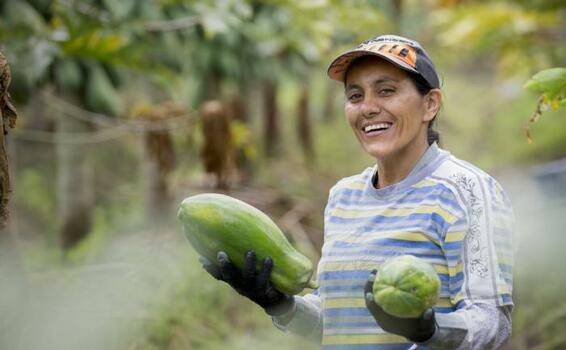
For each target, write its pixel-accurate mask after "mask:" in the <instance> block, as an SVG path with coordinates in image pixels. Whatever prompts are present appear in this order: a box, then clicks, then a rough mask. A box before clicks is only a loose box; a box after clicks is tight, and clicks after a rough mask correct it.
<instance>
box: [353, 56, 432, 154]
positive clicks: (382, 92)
mask: <svg viewBox="0 0 566 350" xmlns="http://www.w3.org/2000/svg"><path fill="white" fill-rule="evenodd" d="M345 83H346V84H345V85H346V87H345V94H346V104H345V112H346V117H347V119H348V122H349V124H350V126H351V127H352V130H353V131H354V134H355V135H356V137H357V138H358V140H359V142H360V144H361V145H362V147H363V148H364V149H365V151H366V152H367V153H368V154H370V155H371V156H373V157H374V158H377V159H378V160H379V159H382V160H384V159H395V157H403V156H406V155H408V154H407V153H411V152H421V154H422V152H424V150H425V149H426V148H427V147H428V143H427V127H428V123H429V121H430V120H432V119H433V118H434V116H435V115H436V112H437V111H438V108H439V107H440V98H441V97H440V91H439V90H438V89H433V90H431V92H429V93H428V94H427V95H425V96H422V95H420V94H419V92H418V91H417V89H416V87H415V85H414V83H413V82H412V81H411V79H410V78H409V76H408V75H407V73H406V72H405V71H403V70H401V69H400V68H397V67H396V66H395V65H393V64H391V63H389V62H387V61H385V60H382V59H380V58H378V57H371V56H370V57H367V58H363V59H361V60H360V61H359V62H356V63H355V64H354V65H353V66H352V67H351V68H350V69H349V70H348V74H347V76H346V82H345ZM411 154H412V153H411Z"/></svg>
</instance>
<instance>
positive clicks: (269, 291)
mask: <svg viewBox="0 0 566 350" xmlns="http://www.w3.org/2000/svg"><path fill="white" fill-rule="evenodd" d="M199 260H200V262H201V264H202V266H203V268H204V269H205V270H206V271H208V273H209V274H210V275H212V277H214V278H216V279H218V280H221V281H224V282H226V283H228V284H229V285H230V286H231V287H232V288H234V289H235V290H236V291H237V292H238V293H239V294H241V295H243V296H245V297H246V298H248V299H250V300H251V301H253V302H254V303H256V304H258V305H259V306H261V307H262V308H263V309H264V310H265V312H266V313H267V314H269V315H271V316H280V315H283V314H286V313H287V312H289V311H291V309H293V308H294V307H295V300H294V298H293V296H292V295H288V294H285V293H282V292H280V291H278V290H277V289H275V287H274V286H273V284H272V283H271V282H270V277H271V270H272V269H273V260H272V259H271V258H270V257H266V258H265V259H263V263H262V267H261V270H260V271H259V272H258V271H256V261H257V258H256V254H255V252H254V251H253V250H250V251H248V252H247V253H246V255H245V257H244V265H243V268H242V271H241V272H240V270H238V268H237V267H236V266H235V265H234V264H232V263H231V262H230V259H229V258H228V255H227V254H226V253H225V252H223V251H220V252H218V254H217V264H214V263H212V262H211V261H210V260H208V259H206V258H205V257H200V259H199Z"/></svg>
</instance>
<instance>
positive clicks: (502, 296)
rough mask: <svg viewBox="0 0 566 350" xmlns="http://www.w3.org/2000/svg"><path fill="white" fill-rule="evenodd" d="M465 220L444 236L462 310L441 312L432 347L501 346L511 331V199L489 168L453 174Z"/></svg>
mask: <svg viewBox="0 0 566 350" xmlns="http://www.w3.org/2000/svg"><path fill="white" fill-rule="evenodd" d="M450 180H451V181H450V182H451V185H452V186H453V187H452V188H453V193H454V194H455V197H456V198H457V201H458V202H459V203H460V208H461V211H460V215H458V216H459V219H458V220H456V221H455V222H453V223H452V224H451V225H450V226H449V227H448V228H447V231H446V232H445V234H444V235H443V239H442V245H443V248H444V251H445V254H446V257H447V262H448V277H449V279H448V281H449V292H450V299H451V301H452V303H453V305H456V308H457V310H455V311H453V312H450V313H437V314H436V318H437V326H438V328H437V332H436V333H435V335H434V336H433V338H432V339H430V340H429V341H428V342H426V343H425V344H423V345H426V346H427V347H429V348H430V349H462V350H463V349H466V350H468V349H470V350H472V349H478V350H479V349H497V348H500V347H501V346H502V345H503V344H504V343H505V342H506V341H507V340H508V339H509V337H510V335H511V311H512V309H513V302H512V298H511V295H512V278H513V274H512V271H513V231H514V216H513V211H512V208H511V204H510V202H509V200H508V198H507V196H506V195H505V193H504V192H503V190H502V189H501V187H500V186H499V184H498V183H497V182H496V181H495V180H494V179H493V178H491V177H488V176H485V174H484V173H478V172H473V171H470V172H468V173H465V172H458V173H455V174H453V175H452V176H451V177H450Z"/></svg>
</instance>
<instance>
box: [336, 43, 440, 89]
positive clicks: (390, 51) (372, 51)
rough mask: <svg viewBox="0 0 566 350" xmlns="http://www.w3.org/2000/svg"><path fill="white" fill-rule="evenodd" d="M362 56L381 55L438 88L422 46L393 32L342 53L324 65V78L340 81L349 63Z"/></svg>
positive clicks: (434, 72) (428, 58) (430, 62)
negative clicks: (325, 74)
mask: <svg viewBox="0 0 566 350" xmlns="http://www.w3.org/2000/svg"><path fill="white" fill-rule="evenodd" d="M362 56H378V57H381V58H383V59H385V60H387V61H389V62H391V63H393V64H394V65H396V66H398V67H399V68H401V69H404V70H406V71H409V72H413V73H416V74H418V75H420V76H421V77H422V78H423V79H424V80H425V81H426V82H427V83H428V84H429V85H430V86H431V87H432V88H439V87H440V79H439V78H438V74H437V73H436V68H435V67H434V64H433V63H432V60H431V59H430V56H429V55H428V54H427V53H426V51H425V50H424V49H423V48H422V46H421V45H420V44H419V43H418V42H416V41H414V40H411V39H407V38H404V37H402V36H397V35H381V36H378V37H376V38H373V39H370V40H367V41H364V42H363V43H361V44H360V45H358V46H357V47H356V48H355V49H353V50H350V51H347V52H344V53H343V54H341V55H340V56H338V57H336V58H335V59H334V60H333V61H332V63H331V64H330V66H329V67H328V70H327V74H328V77H330V79H333V80H338V81H344V77H345V74H346V71H347V70H348V67H349V66H350V64H351V63H352V62H353V61H354V60H355V59H356V58H359V57H362Z"/></svg>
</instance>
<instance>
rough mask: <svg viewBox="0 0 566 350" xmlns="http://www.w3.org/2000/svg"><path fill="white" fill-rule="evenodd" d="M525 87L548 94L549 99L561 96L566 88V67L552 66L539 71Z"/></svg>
mask: <svg viewBox="0 0 566 350" xmlns="http://www.w3.org/2000/svg"><path fill="white" fill-rule="evenodd" d="M525 88H526V89H529V90H531V91H535V92H540V93H543V94H545V95H546V97H547V98H548V99H549V100H552V99H554V98H555V97H559V96H560V95H562V94H563V93H564V91H565V90H566V68H564V67H558V68H550V69H545V70H543V71H540V72H538V73H537V74H535V75H533V77H532V78H531V79H530V80H529V81H527V82H526V83H525Z"/></svg>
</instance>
